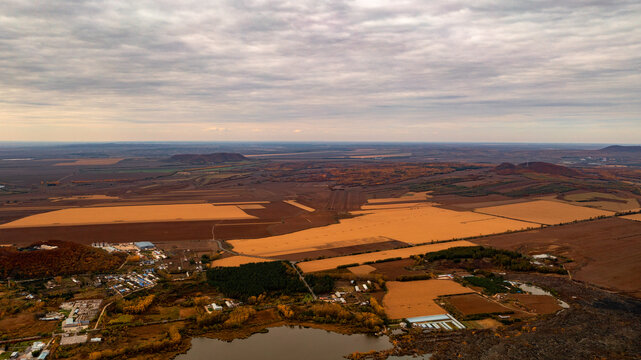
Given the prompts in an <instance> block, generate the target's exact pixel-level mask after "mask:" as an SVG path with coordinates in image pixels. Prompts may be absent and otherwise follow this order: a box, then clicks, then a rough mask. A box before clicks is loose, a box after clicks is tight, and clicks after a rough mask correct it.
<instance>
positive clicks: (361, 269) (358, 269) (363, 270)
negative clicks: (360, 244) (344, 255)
mask: <svg viewBox="0 0 641 360" xmlns="http://www.w3.org/2000/svg"><path fill="white" fill-rule="evenodd" d="M348 270H349V271H351V272H352V273H353V274H356V275H367V274H369V273H371V272H372V271H376V268H375V267H373V266H372V265H360V266H352V267H350V268H348Z"/></svg>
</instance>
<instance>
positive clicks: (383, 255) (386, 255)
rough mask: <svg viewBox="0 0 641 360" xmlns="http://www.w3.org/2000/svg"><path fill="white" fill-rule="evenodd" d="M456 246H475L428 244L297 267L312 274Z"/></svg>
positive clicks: (466, 243) (332, 259)
mask: <svg viewBox="0 0 641 360" xmlns="http://www.w3.org/2000/svg"><path fill="white" fill-rule="evenodd" d="M457 246H476V244H474V243H471V242H469V241H464V240H462V241H451V242H445V243H437V244H429V245H420V246H412V247H407V248H402V249H394V250H386V251H378V252H373V253H367V254H358V255H350V256H340V257H334V258H329V259H320V260H313V261H306V262H301V263H298V267H300V268H301V270H303V272H306V273H308V272H314V271H323V270H331V269H335V268H336V267H338V266H341V265H349V264H362V263H365V262H370V261H377V260H386V259H392V258H397V257H400V258H407V257H410V256H412V255H419V254H426V253H429V252H435V251H441V250H445V249H449V248H451V247H457Z"/></svg>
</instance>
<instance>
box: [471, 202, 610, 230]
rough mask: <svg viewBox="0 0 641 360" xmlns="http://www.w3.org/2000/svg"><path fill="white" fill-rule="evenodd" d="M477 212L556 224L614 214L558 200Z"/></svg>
mask: <svg viewBox="0 0 641 360" xmlns="http://www.w3.org/2000/svg"><path fill="white" fill-rule="evenodd" d="M475 212H477V213H479V214H487V215H494V216H500V217H504V218H508V219H515V220H520V221H527V222H531V223H536V224H545V225H555V224H560V223H568V222H572V221H575V220H587V219H591V218H597V217H600V216H611V215H614V213H613V212H611V211H605V210H599V209H592V208H587V207H582V206H575V205H570V204H566V203H562V202H558V201H548V200H538V201H530V202H524V203H518V204H508V205H499V206H490V207H484V208H478V209H476V210H475Z"/></svg>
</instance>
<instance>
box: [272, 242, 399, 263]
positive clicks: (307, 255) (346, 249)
mask: <svg viewBox="0 0 641 360" xmlns="http://www.w3.org/2000/svg"><path fill="white" fill-rule="evenodd" d="M403 246H407V244H406V243H404V242H400V241H382V242H377V243H371V244H363V245H354V246H343V247H337V248H329V249H324V250H317V251H306V252H300V253H294V254H287V255H282V256H278V258H280V259H285V260H290V261H299V260H303V259H316V258H319V257H321V256H322V257H335V256H344V255H350V254H358V253H363V252H368V251H380V250H391V249H396V248H399V247H403Z"/></svg>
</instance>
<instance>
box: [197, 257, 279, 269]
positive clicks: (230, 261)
mask: <svg viewBox="0 0 641 360" xmlns="http://www.w3.org/2000/svg"><path fill="white" fill-rule="evenodd" d="M267 261H269V260H266V259H259V258H255V257H251V256H231V257H228V258H224V259H219V260H214V261H212V262H211V265H209V266H210V267H217V266H220V267H232V266H240V265H244V264H249V263H258V262H267Z"/></svg>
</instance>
